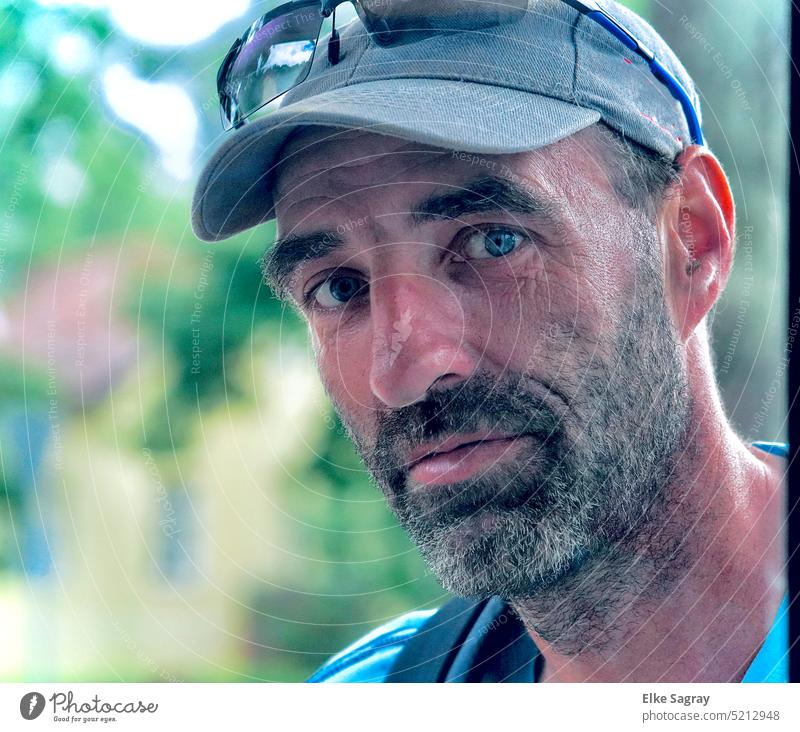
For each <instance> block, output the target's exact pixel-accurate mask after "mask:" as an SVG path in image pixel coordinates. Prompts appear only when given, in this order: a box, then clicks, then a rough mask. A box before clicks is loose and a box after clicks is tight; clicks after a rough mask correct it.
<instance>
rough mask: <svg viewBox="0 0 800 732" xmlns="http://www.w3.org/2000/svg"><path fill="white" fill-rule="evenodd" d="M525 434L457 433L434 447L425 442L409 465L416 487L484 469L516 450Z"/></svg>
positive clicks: (456, 479) (453, 480)
mask: <svg viewBox="0 0 800 732" xmlns="http://www.w3.org/2000/svg"><path fill="white" fill-rule="evenodd" d="M525 437H526V435H509V434H507V433H498V432H482V433H474V434H471V435H454V436H453V437H450V438H448V439H447V440H443V441H442V442H439V443H437V444H436V445H435V447H436V449H435V450H434V449H433V447H432V443H428V444H427V445H422V446H420V447H419V448H417V449H416V450H414V451H413V453H412V455H413V456H414V457H416V460H415V461H413V462H412V463H410V465H409V466H408V475H409V478H410V479H411V480H412V481H413V483H415V484H416V485H417V486H437V485H447V484H451V483H457V482H460V481H463V480H467V479H468V478H470V477H472V476H474V475H475V474H476V473H479V472H481V471H484V470H486V469H487V467H489V466H490V465H492V464H493V463H495V462H497V461H498V460H501V459H503V458H504V457H506V455H507V454H509V452H512V453H513V452H514V451H515V449H516V447H517V446H518V445H519V443H522V442H524V441H525V439H524V438H525Z"/></svg>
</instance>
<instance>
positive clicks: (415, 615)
mask: <svg viewBox="0 0 800 732" xmlns="http://www.w3.org/2000/svg"><path fill="white" fill-rule="evenodd" d="M753 446H754V447H757V448H759V449H761V450H764V451H765V452H768V453H771V454H773V455H781V456H783V457H786V456H787V455H788V452H789V448H788V445H786V444H782V443H775V442H754V443H753ZM435 612H436V610H417V611H414V612H410V613H406V614H405V615H402V616H401V617H399V618H397V619H395V620H392V621H391V622H389V623H386V624H385V625H382V626H380V627H379V628H376V629H375V630H373V631H372V632H371V633H368V634H367V635H365V636H364V637H363V638H360V639H359V640H357V641H356V642H355V643H353V644H352V645H350V646H348V647H347V648H345V649H344V650H343V651H341V652H340V653H337V654H336V655H335V656H334V657H333V658H331V659H330V660H329V661H328V662H327V663H325V664H324V665H323V666H322V668H320V669H319V670H318V671H317V672H316V673H314V674H313V675H312V676H311V677H310V678H309V679H308V681H309V683H321V682H339V683H354V682H360V683H364V682H366V683H380V682H383V681H384V680H385V679H386V677H387V675H388V674H389V672H390V671H391V669H392V666H393V664H394V663H395V661H396V660H397V658H398V656H399V655H400V652H401V651H402V649H403V644H404V643H405V642H406V641H408V639H409V638H411V637H412V636H413V635H414V634H415V633H416V632H417V631H419V629H420V628H421V627H422V626H423V625H424V623H425V621H426V620H428V618H430V617H431V616H432V615H433V614H434V613H435ZM535 680H536V679H535V678H534V681H535ZM788 681H789V596H788V594H787V595H786V596H785V597H784V599H783V602H781V605H780V607H779V608H778V612H777V613H776V616H775V620H774V622H773V624H772V628H771V629H770V631H769V633H768V634H767V637H766V639H765V640H764V643H763V645H762V646H761V649H760V650H759V652H758V654H757V655H756V657H755V658H754V659H753V662H752V663H751V664H750V666H749V668H748V669H747V672H746V673H745V675H744V678H743V679H742V683H743V684H747V683H787V682H788Z"/></svg>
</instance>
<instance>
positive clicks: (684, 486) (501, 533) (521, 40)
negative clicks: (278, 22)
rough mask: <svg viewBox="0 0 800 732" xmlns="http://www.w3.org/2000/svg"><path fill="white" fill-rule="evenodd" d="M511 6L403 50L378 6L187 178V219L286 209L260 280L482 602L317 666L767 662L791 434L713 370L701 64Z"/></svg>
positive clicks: (352, 428)
mask: <svg viewBox="0 0 800 732" xmlns="http://www.w3.org/2000/svg"><path fill="white" fill-rule="evenodd" d="M413 4H414V3H412V5H413ZM456 4H458V3H456ZM462 4H463V3H462ZM384 5H390V4H387V3H384ZM587 5H588V6H590V7H587ZM527 6H528V7H527V11H526V12H523V13H522V15H521V16H520V17H515V18H514V19H512V20H509V21H508V22H494V23H487V24H485V25H483V26H477V27H471V28H470V27H465V28H460V27H459V28H457V29H456V30H453V29H452V28H449V29H448V32H440V30H441V29H440V28H438V27H437V26H436V24H435V23H432V22H431V23H427V21H425V22H423V19H422V13H421V12H420V17H417V18H415V19H414V22H413V23H406V25H405V26H403V28H404V29H407V28H413V29H415V30H414V31H411V32H409V35H403V33H400V34H398V36H397V37H395V38H393V40H392V41H391V42H385V40H384V41H381V40H380V37H379V38H378V40H376V31H374V29H373V30H372V31H371V30H370V22H371V16H370V14H369V8H367V11H366V12H360V14H361V18H360V21H355V22H353V23H351V24H349V25H348V26H346V27H345V28H344V29H343V30H342V31H341V35H340V36H337V34H336V33H334V34H333V35H332V38H333V40H332V41H330V40H328V41H326V40H323V41H322V42H320V43H318V44H317V50H316V53H315V56H314V59H313V64H312V65H311V66H310V70H308V76H307V78H305V80H301V81H299V82H296V84H295V85H294V86H293V88H292V89H291V90H290V91H289V92H288V93H287V94H286V96H285V97H284V98H283V101H282V104H281V109H280V110H278V111H277V112H275V113H273V114H271V115H269V116H266V117H264V118H262V119H260V120H258V121H257V122H254V123H250V124H247V125H245V126H244V127H243V128H242V129H241V130H239V131H237V132H236V133H233V136H232V137H231V139H230V140H228V141H227V142H226V143H225V145H224V146H223V148H222V149H221V150H220V151H219V152H218V153H217V155H216V156H215V159H214V160H212V161H211V163H210V164H209V166H208V167H207V168H206V171H205V172H204V174H203V176H202V178H201V182H200V185H199V186H198V191H197V194H196V199H195V208H194V218H193V222H194V227H195V231H196V232H197V233H198V235H199V236H201V237H202V238H204V239H207V240H216V239H220V238H224V237H225V236H229V235H231V234H233V233H235V232H237V231H241V230H244V229H246V228H249V227H251V226H254V225H256V224H258V223H261V222H263V221H267V220H270V219H272V218H276V219H277V226H278V241H277V242H276V244H275V246H274V247H273V248H272V250H271V251H270V252H269V253H268V255H267V256H266V258H265V275H266V277H267V279H268V281H269V282H270V284H271V285H272V286H273V288H274V289H275V291H276V294H277V295H278V296H280V297H282V298H284V299H285V300H286V301H287V302H289V303H291V304H292V305H293V306H295V307H296V308H297V309H298V310H299V311H300V313H301V314H302V315H303V317H305V318H306V320H307V322H308V326H309V333H310V335H311V339H312V342H313V345H314V352H315V355H316V360H317V364H318V367H319V370H320V375H321V377H322V379H323V382H324V384H325V387H326V390H327V392H328V394H329V395H330V397H331V399H332V401H333V404H334V405H335V407H336V409H337V411H338V413H339V414H340V416H341V418H342V421H343V422H344V424H345V425H346V427H347V429H348V432H349V434H350V436H351V438H352V440H353V442H354V444H355V445H356V447H357V449H358V451H359V454H360V455H361V457H362V458H363V460H364V462H365V464H366V466H367V467H368V469H369V471H370V473H371V474H372V476H373V477H374V479H375V481H376V483H377V484H378V486H379V487H380V488H381V489H382V491H383V492H384V493H385V495H386V498H387V501H388V503H389V505H390V507H391V508H392V510H393V511H394V512H395V513H396V515H397V517H398V518H399V520H400V521H401V523H402V524H403V526H404V527H405V528H406V530H407V531H408V532H409V534H410V536H411V537H412V539H413V540H414V541H415V542H416V543H417V545H418V546H419V548H420V551H421V552H422V554H423V556H424V557H425V559H426V560H427V561H428V563H429V564H430V566H431V568H432V569H433V571H434V572H435V574H436V575H437V577H438V578H439V579H440V580H441V582H442V584H443V585H444V587H445V588H446V589H448V590H450V591H451V592H453V593H454V594H455V595H457V596H460V597H464V598H471V599H470V600H455V601H453V602H451V603H449V604H448V605H446V606H445V607H444V608H443V609H442V610H441V611H440V612H438V613H419V612H418V613H411V614H409V615H406V616H404V617H402V618H400V619H399V620H397V621H395V622H394V623H390V624H388V625H387V626H384V627H382V628H379V629H377V630H376V631H375V632H374V633H372V634H370V635H369V636H368V637H366V638H364V639H362V640H361V641H359V642H357V643H356V644H354V646H352V647H351V648H349V649H346V650H345V651H344V652H343V653H341V654H339V655H338V656H337V657H335V658H334V659H332V660H331V661H330V662H329V663H328V664H326V665H325V666H324V667H323V668H322V669H321V670H320V671H319V672H318V673H317V674H316V675H315V676H314V677H313V679H312V680H315V681H327V680H332V681H386V680H388V681H417V680H426V681H427V680H430V681H537V682H543V681H544V682H551V681H670V682H678V681H741V680H746V681H766V680H785V673H786V670H785V663H786V644H787V641H786V637H785V636H786V630H785V614H786V612H785V611H786V606H785V600H784V596H785V586H784V580H783V576H782V570H783V566H784V563H785V551H784V538H783V535H782V533H781V531H782V530H781V527H782V524H783V490H782V483H781V479H782V474H783V472H784V464H783V463H784V461H783V459H782V458H781V453H782V452H783V451H784V449H783V448H782V447H781V446H777V445H772V444H767V443H763V444H758V445H747V444H745V443H744V442H743V441H742V440H741V439H740V438H739V437H738V436H737V435H736V434H735V432H734V431H733V429H732V427H731V426H730V424H729V423H728V420H727V418H726V416H725V414H724V412H723V409H722V405H721V402H720V398H719V392H718V389H717V385H716V382H715V379H714V371H713V364H712V359H711V354H710V347H709V338H708V328H707V323H706V319H707V318H706V316H707V315H708V313H709V311H710V310H711V308H712V307H713V305H714V303H715V302H716V300H717V298H718V297H719V294H720V292H721V291H722V289H723V288H724V286H725V283H726V280H727V277H728V274H729V271H730V268H731V263H732V259H733V252H734V243H735V215H734V206H733V200H732V195H731V190H730V186H729V183H728V180H727V178H726V176H725V173H724V171H723V170H722V168H721V167H720V164H719V162H718V161H717V159H716V158H715V157H714V155H713V154H712V153H711V152H710V151H709V150H708V149H707V148H706V147H705V146H704V145H703V144H702V143H703V141H702V134H701V133H700V132H699V102H698V98H697V94H696V92H695V90H694V85H693V83H692V81H691V79H690V78H689V76H688V74H687V72H686V71H685V69H684V68H683V67H682V65H681V64H680V62H679V61H678V59H677V58H676V57H675V56H674V54H673V53H672V52H671V50H670V49H669V48H668V46H667V45H666V43H665V42H664V41H663V39H661V38H660V37H659V36H658V35H657V34H656V33H655V31H653V29H651V28H650V27H649V26H648V25H647V24H646V23H645V22H644V21H643V20H642V19H641V18H639V17H638V16H636V15H635V14H633V13H632V12H630V11H629V10H627V9H625V8H624V7H622V6H620V5H617V4H614V3H611V2H604V3H603V7H604V8H605V9H606V10H607V11H609V13H610V16H611V17H613V19H616V20H617V21H619V22H620V25H615V26H613V28H615V30H612V32H611V33H609V28H610V27H611V26H609V23H610V22H611V21H609V20H608V19H607V18H606V16H603V17H602V18H600V19H599V20H598V17H599V16H597V15H593V14H592V13H595V12H597V11H595V10H593V7H595V4H594V3H589V4H584V3H573V2H568V3H563V2H556V1H555V0H542V1H538V0H534V1H533V2H531V3H527ZM361 10H363V8H362V9H361ZM373 10H374V8H373ZM465 17H466V15H465ZM390 20H391V19H390ZM601 20H602V22H600V21H601ZM270 22H273V19H271V18H270V19H267V20H266V21H265V22H263V23H260V24H258V27H256V24H254V26H253V28H251V32H250V34H249V35H248V36H247V37H246V38H245V40H244V42H238V43H239V47H240V48H239V49H238V50H236V51H234V52H233V53H234V55H233V56H229V58H228V59H226V63H225V64H223V70H222V71H221V78H222V79H223V80H224V79H227V78H229V77H231V75H235V73H236V72H235V68H236V64H239V63H240V62H241V58H242V57H243V54H244V51H242V50H240V49H241V48H244V49H247V48H248V45H247V44H248V43H249V42H250V41H249V40H248V39H250V38H254V37H256V36H257V33H262V31H261V30H260V29H261V28H268V27H269V23H270ZM449 22H451V23H453V22H454V21H453V16H450V18H449ZM388 25H391V23H388ZM395 25H396V26H397V27H399V26H401V24H399V23H396V24H395ZM281 27H282V28H284V27H285V23H284V25H283V26H281ZM419 28H425V29H426V31H425V32H420V31H419V30H418V29H419ZM620 28H622V29H623V30H620ZM615 36H616V37H615ZM625 39H627V40H625ZM631 39H635V40H636V41H637V42H638V43H637V42H634V41H632V40H631ZM326 48H327V54H326V53H323V51H324V50H325V49H326ZM642 49H644V51H643V50H642ZM284 50H285V49H284ZM630 51H634V53H631V52H630ZM651 51H652V52H655V57H656V58H657V59H658V60H659V61H660V64H657V63H656V62H653V61H652V58H653V54H652V53H651ZM270 53H272V51H271V52H270ZM270 57H272V56H270ZM258 58H259V62H258V68H262V67H263V64H262V59H263V58H264V55H263V54H260V55H259V56H258ZM267 65H268V64H267ZM231 69H234V71H231ZM651 71H652V73H651ZM226 75H227V76H226ZM300 76H302V74H298V78H299V77H300ZM241 78H242V79H249V78H251V77H246V76H245V75H242V77H241ZM240 81H241V80H240ZM225 84H227V85H225ZM225 84H223V85H222V86H221V90H222V91H224V92H225V94H227V95H228V96H225V95H223V106H226V105H227V106H226V108H227V111H228V113H229V119H230V120H231V122H232V123H234V124H237V125H240V124H241V122H242V119H243V117H244V116H246V113H248V112H249V111H250V109H249V107H253V106H254V105H252V104H250V105H249V107H248V108H242V107H241V106H237V105H241V104H242V100H243V99H244V96H243V95H240V96H238V97H237V96H236V94H237V89H239V87H237V86H236V85H233V84H231V83H228V82H225ZM264 101H269V100H268V99H260V102H264ZM255 106H257V105H255ZM782 601H783V604H782Z"/></svg>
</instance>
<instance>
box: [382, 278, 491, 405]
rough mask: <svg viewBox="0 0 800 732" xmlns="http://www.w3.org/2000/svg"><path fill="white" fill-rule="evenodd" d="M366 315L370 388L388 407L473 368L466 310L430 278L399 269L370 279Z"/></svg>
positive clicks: (475, 361)
mask: <svg viewBox="0 0 800 732" xmlns="http://www.w3.org/2000/svg"><path fill="white" fill-rule="evenodd" d="M370 317H371V320H372V329H373V330H372V352H371V358H372V363H371V364H370V388H371V389H372V393H373V394H374V395H375V396H376V397H377V398H378V399H380V401H381V402H383V403H384V404H385V405H387V406H389V407H392V408H399V407H404V406H407V405H409V404H413V403H415V402H417V401H420V400H421V399H424V398H425V394H426V393H427V392H428V390H429V389H430V388H431V387H432V386H433V385H434V384H437V385H439V386H444V385H451V384H454V383H458V382H459V381H462V380H465V379H467V378H468V377H469V376H470V374H472V373H473V372H474V371H475V369H476V367H477V364H478V358H479V357H478V354H477V352H476V349H475V348H474V347H473V345H472V344H471V343H470V339H469V337H468V334H467V333H466V328H465V315H464V310H463V308H462V306H461V304H460V303H459V301H458V299H457V297H456V296H455V294H454V293H453V292H452V291H451V290H449V289H448V288H447V287H446V286H445V285H444V284H443V283H442V282H439V281H437V280H436V279H434V278H431V277H427V276H425V275H421V274H402V275H392V276H387V277H383V278H380V279H378V280H377V281H376V282H373V283H371V285H370Z"/></svg>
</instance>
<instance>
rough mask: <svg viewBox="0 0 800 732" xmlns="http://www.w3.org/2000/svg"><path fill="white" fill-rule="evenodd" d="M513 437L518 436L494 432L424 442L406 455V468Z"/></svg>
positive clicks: (474, 433) (487, 431)
mask: <svg viewBox="0 0 800 732" xmlns="http://www.w3.org/2000/svg"><path fill="white" fill-rule="evenodd" d="M515 437H520V435H515V434H508V433H507V432H496V431H494V430H484V431H482V432H473V433H471V434H468V435H451V436H450V437H448V438H447V439H445V440H441V441H434V442H426V443H425V444H424V445H420V446H419V447H416V448H414V449H413V450H412V451H411V452H410V453H409V455H408V463H407V465H406V467H407V468H408V469H409V470H410V469H411V468H413V467H414V465H416V464H417V463H418V462H420V461H421V460H424V459H425V458H428V457H433V456H434V455H442V454H444V453H448V452H452V451H453V450H455V449H456V448H459V447H461V446H462V445H467V444H469V443H472V442H491V441H493V440H508V439H513V438H515Z"/></svg>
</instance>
